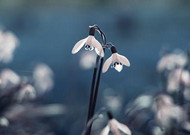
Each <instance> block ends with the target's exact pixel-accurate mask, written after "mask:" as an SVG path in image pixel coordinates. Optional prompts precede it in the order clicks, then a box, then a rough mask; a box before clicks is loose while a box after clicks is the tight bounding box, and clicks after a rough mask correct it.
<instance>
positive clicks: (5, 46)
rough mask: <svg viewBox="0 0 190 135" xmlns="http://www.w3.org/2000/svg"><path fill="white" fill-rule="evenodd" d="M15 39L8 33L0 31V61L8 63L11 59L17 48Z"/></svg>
mask: <svg viewBox="0 0 190 135" xmlns="http://www.w3.org/2000/svg"><path fill="white" fill-rule="evenodd" d="M18 43H19V41H18V39H17V37H16V36H15V35H14V34H13V33H12V32H10V31H7V32H3V31H1V30H0V61H1V62H4V63H8V62H10V61H11V60H12V58H13V53H14V50H15V48H16V47H17V46H18Z"/></svg>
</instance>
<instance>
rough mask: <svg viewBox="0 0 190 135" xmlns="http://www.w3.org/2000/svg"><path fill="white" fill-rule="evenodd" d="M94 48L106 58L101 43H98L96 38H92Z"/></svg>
mask: <svg viewBox="0 0 190 135" xmlns="http://www.w3.org/2000/svg"><path fill="white" fill-rule="evenodd" d="M92 46H93V47H95V48H96V49H97V50H98V51H96V53H97V52H98V53H97V54H98V55H99V56H101V57H104V51H103V48H102V45H101V44H100V42H98V40H96V39H95V37H93V38H92Z"/></svg>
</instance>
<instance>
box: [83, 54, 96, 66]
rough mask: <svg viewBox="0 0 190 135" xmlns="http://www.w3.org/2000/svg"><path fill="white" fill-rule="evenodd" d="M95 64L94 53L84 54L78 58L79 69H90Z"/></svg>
mask: <svg viewBox="0 0 190 135" xmlns="http://www.w3.org/2000/svg"><path fill="white" fill-rule="evenodd" d="M95 63H96V55H95V54H94V53H90V52H85V53H83V54H82V55H81V58H80V67H81V68H83V69H90V68H92V67H93V66H94V65H95Z"/></svg>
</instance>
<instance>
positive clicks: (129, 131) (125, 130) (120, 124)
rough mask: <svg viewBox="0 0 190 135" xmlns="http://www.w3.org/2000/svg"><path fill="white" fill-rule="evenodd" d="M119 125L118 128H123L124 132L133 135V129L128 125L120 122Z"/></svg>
mask: <svg viewBox="0 0 190 135" xmlns="http://www.w3.org/2000/svg"><path fill="white" fill-rule="evenodd" d="M117 126H118V129H119V130H121V131H122V132H123V133H125V134H127V135H131V130H130V129H129V128H128V127H127V126H126V125H124V124H122V123H119V122H118V124H117Z"/></svg>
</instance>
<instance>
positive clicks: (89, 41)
mask: <svg viewBox="0 0 190 135" xmlns="http://www.w3.org/2000/svg"><path fill="white" fill-rule="evenodd" d="M94 34H95V28H94V27H91V28H90V31H89V36H88V37H87V38H84V39H82V40H80V41H78V42H77V43H76V44H75V46H74V47H73V49H72V54H75V53H77V52H78V51H79V50H80V49H81V48H82V47H83V46H84V47H85V50H89V51H92V50H94V49H95V51H96V53H97V54H98V55H99V56H101V57H104V50H103V48H102V45H101V44H100V43H99V42H98V40H96V39H95V37H94Z"/></svg>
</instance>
